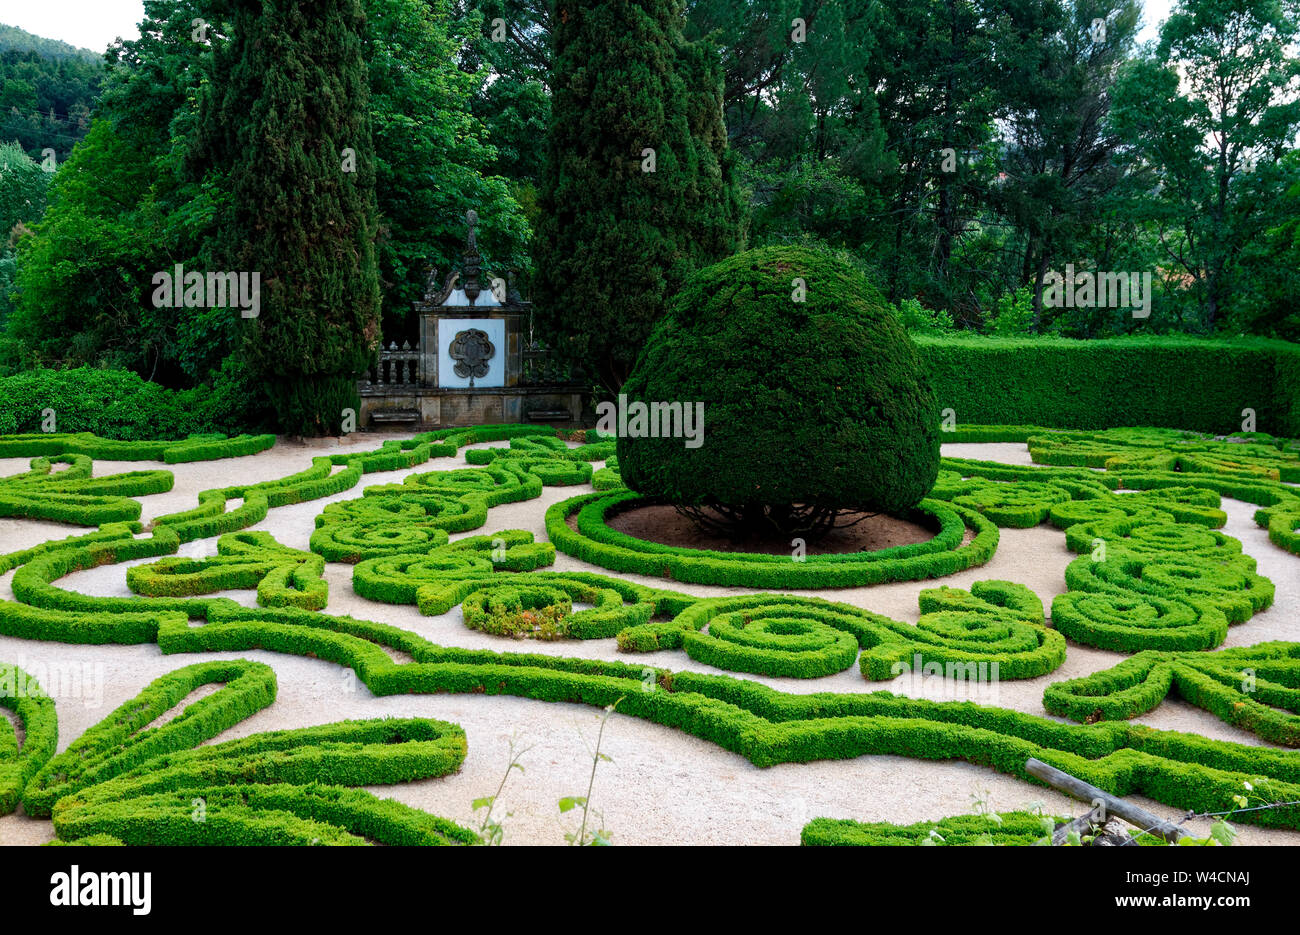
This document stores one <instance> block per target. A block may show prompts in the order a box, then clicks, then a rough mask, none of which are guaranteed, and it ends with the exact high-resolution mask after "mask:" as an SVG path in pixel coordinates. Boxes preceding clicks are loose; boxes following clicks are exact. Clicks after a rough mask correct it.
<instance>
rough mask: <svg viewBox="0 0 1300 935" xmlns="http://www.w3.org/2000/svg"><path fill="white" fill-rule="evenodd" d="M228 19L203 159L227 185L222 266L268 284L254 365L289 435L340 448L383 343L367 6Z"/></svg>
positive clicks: (288, 3) (268, 3)
mask: <svg viewBox="0 0 1300 935" xmlns="http://www.w3.org/2000/svg"><path fill="white" fill-rule="evenodd" d="M226 7H227V10H228V12H229V19H228V22H227V23H226V24H225V25H224V26H223V32H225V33H226V34H227V35H228V39H226V40H224V41H219V42H218V44H217V47H216V50H215V60H214V63H213V64H214V71H213V81H212V85H211V88H210V91H209V93H208V94H206V95H205V99H204V102H203V106H202V112H203V115H202V119H203V124H204V128H203V133H202V137H203V144H202V149H203V158H211V159H213V160H214V161H216V162H217V163H219V164H223V165H225V166H226V167H228V169H229V179H230V194H231V203H230V206H229V211H228V214H227V217H226V219H225V222H224V223H223V232H222V234H221V239H220V243H219V245H218V246H217V249H216V250H215V251H214V252H215V255H216V256H217V257H218V258H219V262H221V263H223V264H224V267H223V268H224V269H225V270H231V271H248V272H258V273H259V274H260V276H261V311H260V314H259V316H258V317H257V318H252V319H248V320H247V325H248V330H247V334H246V336H245V344H244V356H245V359H246V361H247V362H248V364H249V366H250V367H251V369H252V371H253V374H254V376H255V378H256V379H257V380H258V381H259V383H260V384H261V385H262V386H263V387H264V388H265V391H266V393H267V397H268V401H269V403H270V404H271V407H272V409H273V411H274V413H275V416H276V418H277V420H278V423H279V427H280V430H281V431H283V432H286V433H289V434H301V435H321V434H333V433H336V432H338V430H339V428H340V425H341V422H342V419H343V410H344V409H348V408H351V409H354V410H355V409H357V408H358V407H359V401H358V398H357V392H356V382H355V381H356V377H357V375H358V374H359V373H360V372H361V371H362V370H363V369H364V368H365V367H366V366H367V364H368V363H369V361H370V359H371V355H372V354H373V353H374V351H375V349H376V347H377V346H378V342H379V306H380V295H379V278H378V275H377V272H376V266H375V247H374V242H375V233H376V210H375V175H374V160H373V158H372V144H371V136H370V119H369V112H368V105H369V101H368V94H369V92H368V90H367V71H366V63H365V60H364V59H363V58H362V42H361V31H362V28H363V26H364V23H365V16H364V13H363V10H362V5H361V0H229V2H228V3H227V4H226ZM349 150H350V151H351V152H350V153H349V152H348V151H349Z"/></svg>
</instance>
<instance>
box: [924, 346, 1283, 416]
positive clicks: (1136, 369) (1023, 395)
mask: <svg viewBox="0 0 1300 935" xmlns="http://www.w3.org/2000/svg"><path fill="white" fill-rule="evenodd" d="M916 345H917V349H918V351H919V353H920V356H921V359H922V361H923V362H924V364H925V367H926V370H927V371H928V372H929V375H930V380H931V382H932V383H933V384H934V391H935V399H936V401H937V403H938V408H939V409H940V411H944V410H948V409H951V410H952V412H953V418H955V419H956V422H957V424H958V425H963V424H981V423H990V424H993V423H997V424H1006V423H1011V424H1015V423H1030V424H1034V425H1046V426H1051V427H1053V428H1062V429H1064V428H1074V429H1100V428H1111V427H1114V426H1120V425H1133V424H1135V423H1140V424H1144V425H1159V426H1167V427H1170V428H1182V429H1191V430H1196V431H1206V432H1217V433H1223V434H1228V433H1232V432H1238V431H1241V430H1243V428H1248V427H1249V428H1250V430H1252V431H1254V430H1258V431H1261V432H1270V433H1272V434H1275V435H1283V436H1300V348H1297V347H1296V345H1294V344H1287V343H1283V342H1280V341H1277V342H1268V341H1204V340H1193V339H1189V338H1180V337H1164V338H1123V339H1119V338H1116V339H1112V340H1107V341H1071V340H1063V339H1054V340H1049V339H1013V338H975V337H943V338H937V337H928V336H918V337H917V338H916ZM1244 409H1250V410H1252V411H1253V412H1254V414H1255V421H1254V423H1253V426H1249V425H1248V423H1247V422H1246V419H1247V415H1248V414H1246V413H1244V412H1243V410H1244ZM990 440H991V439H990Z"/></svg>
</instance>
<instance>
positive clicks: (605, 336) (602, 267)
mask: <svg viewBox="0 0 1300 935" xmlns="http://www.w3.org/2000/svg"><path fill="white" fill-rule="evenodd" d="M551 21H552V26H553V30H554V32H553V36H552V41H553V45H554V70H553V72H552V77H551V88H552V92H553V97H552V102H551V107H552V110H551V114H552V116H551V128H550V132H549V134H548V137H547V153H546V168H545V171H544V174H543V177H542V184H541V186H540V188H541V191H540V198H539V209H540V215H541V217H540V219H539V222H538V227H537V231H536V236H535V237H534V247H533V256H534V264H535V267H536V273H535V281H534V289H533V299H534V302H535V303H536V306H537V322H538V325H539V328H540V329H541V332H542V336H543V337H546V338H548V339H550V340H552V341H554V342H555V343H556V345H557V350H558V351H559V352H560V353H561V354H562V355H563V356H565V357H567V358H569V359H571V360H575V361H577V362H579V363H581V364H582V365H584V366H585V367H587V368H588V370H589V371H591V372H592V373H593V374H594V376H595V377H596V378H597V379H598V380H599V381H600V382H601V383H602V384H603V385H604V386H605V387H606V388H607V389H608V390H610V391H617V389H618V387H619V386H621V385H622V383H623V381H624V380H625V379H626V378H627V375H628V373H629V372H630V371H631V367H632V364H633V363H634V362H635V360H636V357H637V354H638V353H639V351H640V350H641V346H642V344H644V342H645V339H646V337H647V335H648V334H649V332H650V328H651V326H652V325H653V324H654V323H655V322H656V321H657V320H658V319H659V318H660V317H661V315H662V314H663V311H664V308H665V305H666V303H667V301H668V300H669V299H670V298H671V297H672V295H673V294H674V293H675V292H676V291H677V288H678V287H679V285H680V284H681V282H682V281H683V279H684V278H685V277H686V276H687V275H688V274H689V273H691V272H692V271H693V270H694V269H697V268H699V267H700V266H703V265H706V264H708V263H710V262H712V261H714V260H716V259H718V258H721V257H725V256H728V255H730V254H731V253H733V252H734V251H735V250H736V249H737V247H738V246H739V243H740V240H741V234H740V228H741V221H740V218H741V204H740V195H739V190H738V187H737V186H736V184H735V182H734V177H733V169H732V164H731V157H730V155H729V154H728V151H727V131H726V127H725V125H724V123H723V118H722V75H721V70H720V67H719V64H718V61H717V57H716V53H715V52H714V51H713V50H712V49H711V48H709V47H707V46H705V45H701V44H697V43H689V42H687V41H686V40H685V38H684V37H683V35H682V29H683V25H684V17H683V6H682V3H681V2H680V0H557V5H556V7H555V11H554V13H553V14H552V17H551Z"/></svg>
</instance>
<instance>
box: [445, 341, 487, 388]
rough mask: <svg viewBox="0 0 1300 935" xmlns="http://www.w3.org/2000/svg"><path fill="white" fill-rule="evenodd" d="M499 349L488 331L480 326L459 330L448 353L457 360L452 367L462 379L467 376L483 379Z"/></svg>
mask: <svg viewBox="0 0 1300 935" xmlns="http://www.w3.org/2000/svg"><path fill="white" fill-rule="evenodd" d="M496 352H497V349H496V348H495V347H493V346H492V342H491V341H489V340H488V336H487V333H486V332H484V331H480V330H479V329H478V328H470V329H468V330H466V331H458V332H457V333H456V337H455V338H453V339H452V342H451V346H450V347H449V348H448V349H447V353H448V354H450V355H451V359H452V360H454V361H456V366H455V367H453V368H452V369H453V370H454V371H455V372H456V376H458V377H460V378H461V379H462V380H463V379H465V378H466V377H469V378H470V379H478V380H481V379H483V378H484V377H485V376H487V373H488V361H489V360H491V359H492V358H493V357H494V356H495V355H496Z"/></svg>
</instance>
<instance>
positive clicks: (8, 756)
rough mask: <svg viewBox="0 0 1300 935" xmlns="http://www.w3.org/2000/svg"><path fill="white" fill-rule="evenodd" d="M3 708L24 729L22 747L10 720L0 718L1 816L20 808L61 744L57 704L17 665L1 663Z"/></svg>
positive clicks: (0, 679)
mask: <svg viewBox="0 0 1300 935" xmlns="http://www.w3.org/2000/svg"><path fill="white" fill-rule="evenodd" d="M0 706H3V707H5V708H8V709H9V710H10V711H12V712H13V713H14V715H15V716H16V717H17V718H18V723H19V724H21V725H22V728H23V741H22V747H21V749H20V748H19V744H18V737H17V735H16V734H15V732H14V728H13V725H12V724H11V723H10V722H9V719H8V718H0V815H8V814H9V813H10V812H12V811H13V810H14V809H15V808H17V807H18V801H19V798H20V797H21V795H22V792H23V789H24V788H25V787H26V786H27V783H28V782H29V781H30V780H31V778H32V777H33V776H34V775H36V773H37V772H39V771H40V769H41V767H42V765H43V764H44V763H45V761H46V760H48V759H49V758H50V757H51V756H53V755H54V751H55V749H57V747H58V743H59V722H58V717H57V715H56V714H55V710H54V701H53V699H51V698H50V697H49V696H48V695H46V694H45V691H44V690H43V689H42V688H41V686H40V684H39V683H38V682H37V681H36V680H35V679H33V678H32V677H31V676H30V675H28V674H27V673H26V672H24V671H23V670H22V669H20V668H18V667H17V666H14V665H10V664H8V663H2V662H0Z"/></svg>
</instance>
